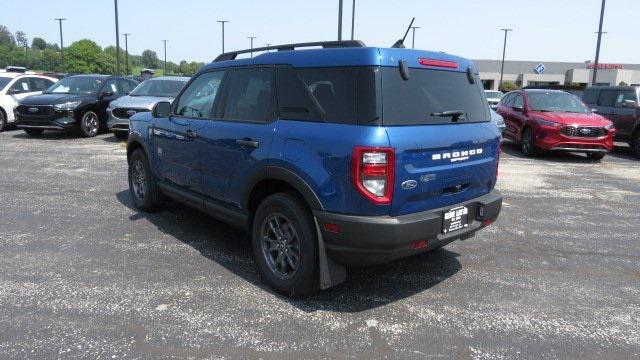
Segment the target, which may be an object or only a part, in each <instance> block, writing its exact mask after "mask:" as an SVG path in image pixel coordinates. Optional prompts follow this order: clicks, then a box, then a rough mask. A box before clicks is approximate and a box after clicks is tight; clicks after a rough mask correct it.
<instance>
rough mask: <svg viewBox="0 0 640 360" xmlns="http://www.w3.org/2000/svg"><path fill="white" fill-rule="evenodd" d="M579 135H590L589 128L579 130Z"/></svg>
mask: <svg viewBox="0 0 640 360" xmlns="http://www.w3.org/2000/svg"><path fill="white" fill-rule="evenodd" d="M580 134H582V135H589V134H591V129H589V128H582V129H580Z"/></svg>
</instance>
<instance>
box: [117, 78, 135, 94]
mask: <svg viewBox="0 0 640 360" xmlns="http://www.w3.org/2000/svg"><path fill="white" fill-rule="evenodd" d="M118 87H119V88H120V91H122V93H123V94H128V93H130V92H131V90H133V88H135V87H136V86H135V85H133V83H132V82H131V81H129V80H124V79H118Z"/></svg>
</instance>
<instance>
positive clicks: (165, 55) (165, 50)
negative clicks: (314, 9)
mask: <svg viewBox="0 0 640 360" xmlns="http://www.w3.org/2000/svg"><path fill="white" fill-rule="evenodd" d="M167 41H169V40H162V42H163V43H164V64H163V65H162V75H163V76H167Z"/></svg>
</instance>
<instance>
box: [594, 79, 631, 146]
mask: <svg viewBox="0 0 640 360" xmlns="http://www.w3.org/2000/svg"><path fill="white" fill-rule="evenodd" d="M582 100H583V101H584V102H585V103H586V104H587V105H589V106H590V107H591V108H593V110H594V111H595V112H597V113H598V114H600V115H602V116H604V117H606V118H608V119H609V120H611V121H612V122H613V124H614V125H615V127H616V129H617V132H616V140H618V141H624V142H627V143H629V144H630V145H631V148H632V149H633V152H634V154H635V156H636V157H638V158H640V86H637V85H636V86H594V87H590V88H587V89H586V90H585V92H584V95H583V98H582Z"/></svg>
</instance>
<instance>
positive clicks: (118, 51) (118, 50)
mask: <svg viewBox="0 0 640 360" xmlns="http://www.w3.org/2000/svg"><path fill="white" fill-rule="evenodd" d="M113 6H114V8H115V13H116V16H115V17H116V75H120V30H119V29H118V0H113Z"/></svg>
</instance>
